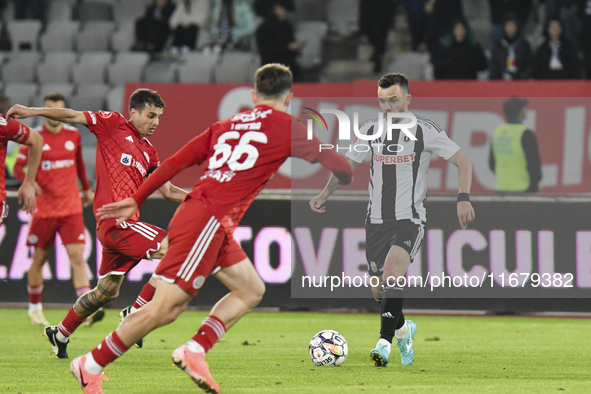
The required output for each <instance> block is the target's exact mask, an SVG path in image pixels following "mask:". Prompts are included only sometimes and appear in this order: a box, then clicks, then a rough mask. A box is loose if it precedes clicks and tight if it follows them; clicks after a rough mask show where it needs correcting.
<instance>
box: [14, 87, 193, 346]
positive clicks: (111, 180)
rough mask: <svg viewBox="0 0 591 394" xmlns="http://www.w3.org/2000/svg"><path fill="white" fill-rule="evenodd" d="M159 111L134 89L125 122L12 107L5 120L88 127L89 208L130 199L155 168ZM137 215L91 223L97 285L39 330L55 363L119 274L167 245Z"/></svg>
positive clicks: (113, 289) (148, 291) (177, 195)
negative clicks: (93, 177) (91, 151)
mask: <svg viewBox="0 0 591 394" xmlns="http://www.w3.org/2000/svg"><path fill="white" fill-rule="evenodd" d="M163 112H164V101H162V98H160V96H159V95H158V93H157V92H155V91H153V90H149V89H138V90H136V91H135V92H134V93H133V94H132V95H131V97H130V98H129V114H130V119H129V121H128V120H126V119H125V118H124V117H123V115H121V114H120V113H117V112H104V111H99V112H90V111H84V112H80V111H75V110H72V109H67V108H28V107H23V106H21V105H15V106H13V107H12V108H11V109H10V110H9V111H8V115H9V116H12V117H15V118H27V117H29V116H44V117H46V118H50V119H53V120H56V121H60V122H67V123H79V124H83V125H86V126H88V128H89V130H90V131H91V132H92V133H93V134H94V135H96V137H97V140H98V146H97V154H96V172H97V185H96V195H95V198H94V209H95V213H96V209H97V208H99V207H101V206H103V205H105V204H108V203H111V202H115V201H120V200H123V199H125V198H127V197H129V196H131V195H132V194H133V193H134V192H135V191H136V190H137V189H138V188H139V187H140V185H141V184H142V183H143V182H144V180H145V179H146V177H147V176H148V175H149V174H150V173H152V172H153V171H154V170H155V169H156V168H157V167H158V166H159V165H160V159H159V158H158V152H156V148H154V147H153V146H152V144H150V142H149V141H148V140H147V139H146V137H147V136H150V135H152V134H153V133H154V130H156V127H157V126H158V124H159V122H160V117H161V116H162V113H163ZM159 190H160V192H161V193H162V195H163V197H164V198H167V199H169V200H173V201H182V200H183V199H184V198H185V196H186V195H187V193H186V192H185V191H184V190H182V189H179V188H177V187H175V186H173V185H172V184H171V183H170V182H166V183H164V182H163V183H162V184H161V186H160V188H159ZM138 220H139V212H138V213H136V214H135V215H133V216H131V217H130V218H129V220H126V221H120V222H118V223H117V222H116V220H100V219H97V236H98V239H99V240H100V241H101V244H102V246H103V258H102V261H101V265H100V268H99V280H98V283H97V286H96V287H95V288H94V289H92V290H91V291H89V292H87V293H85V294H83V295H82V296H81V297H79V298H78V300H76V303H75V304H74V306H73V307H72V308H70V310H69V312H68V314H67V316H66V318H65V319H64V320H62V321H61V323H60V324H59V326H48V327H45V331H44V332H45V336H46V337H47V338H48V339H49V341H50V342H51V345H52V347H53V351H54V353H55V354H56V356H57V357H58V358H67V357H68V353H67V351H66V347H67V344H68V342H69V337H70V335H72V333H73V332H74V331H75V330H76V329H77V328H78V327H79V326H80V325H81V324H82V323H83V322H84V321H85V320H86V318H87V317H89V316H90V315H92V314H93V313H95V312H96V311H97V310H98V309H99V308H100V307H102V306H103V305H105V304H107V303H108V302H110V301H112V300H114V299H115V298H117V296H118V295H119V288H120V287H121V283H122V282H123V279H124V276H125V274H126V273H127V272H128V271H129V270H131V269H132V268H133V267H135V266H136V265H137V264H138V263H139V262H140V261H141V260H142V259H144V258H149V259H151V258H158V259H159V258H162V256H163V254H164V253H165V251H166V249H167V246H168V241H167V239H166V231H165V230H163V229H161V228H158V227H156V226H153V225H151V224H147V223H143V222H140V221H138ZM155 282H156V279H155V278H152V279H151V280H150V283H148V284H146V286H144V289H143V290H142V293H141V294H140V296H141V297H142V298H143V299H144V300H147V301H149V300H151V298H152V296H153V294H154V291H155V289H154V287H153V284H154V283H155Z"/></svg>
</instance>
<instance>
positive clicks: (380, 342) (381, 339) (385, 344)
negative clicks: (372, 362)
mask: <svg viewBox="0 0 591 394" xmlns="http://www.w3.org/2000/svg"><path fill="white" fill-rule="evenodd" d="M379 345H384V346H386V350H388V354H390V351H391V350H392V344H391V343H390V342H388V341H386V340H385V339H384V338H380V340H379V341H378V346H379ZM376 347H377V346H376Z"/></svg>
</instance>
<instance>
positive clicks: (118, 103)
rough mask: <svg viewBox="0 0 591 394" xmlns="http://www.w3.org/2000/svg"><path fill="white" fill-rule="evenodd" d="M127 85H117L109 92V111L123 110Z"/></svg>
mask: <svg viewBox="0 0 591 394" xmlns="http://www.w3.org/2000/svg"><path fill="white" fill-rule="evenodd" d="M124 94H125V85H115V86H114V87H112V88H111V90H109V92H108V93H107V111H111V112H123V105H124V97H123V95H124Z"/></svg>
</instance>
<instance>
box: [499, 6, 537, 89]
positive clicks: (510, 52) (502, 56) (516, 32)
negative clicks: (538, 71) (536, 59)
mask: <svg viewBox="0 0 591 394" xmlns="http://www.w3.org/2000/svg"><path fill="white" fill-rule="evenodd" d="M531 58H532V53H531V48H530V46H529V43H528V42H527V40H526V39H525V38H524V37H523V35H522V34H521V31H520V24H519V19H517V16H515V14H507V15H505V17H504V18H503V36H502V37H501V39H500V40H499V41H498V42H497V43H496V44H495V45H494V46H493V50H492V53H491V56H490V75H489V77H490V79H505V80H514V79H528V78H529V77H530V76H531V62H532V59H531Z"/></svg>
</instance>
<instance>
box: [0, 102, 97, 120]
mask: <svg viewBox="0 0 591 394" xmlns="http://www.w3.org/2000/svg"><path fill="white" fill-rule="evenodd" d="M31 116H44V117H46V118H49V119H53V120H58V121H60V122H66V123H79V124H83V125H88V122H87V121H86V117H85V116H84V113H82V112H80V111H75V110H73V109H69V108H30V107H25V106H24V105H20V104H16V105H14V106H13V107H12V108H10V109H9V110H8V112H7V113H6V117H7V118H13V119H24V118H29V117H31Z"/></svg>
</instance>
